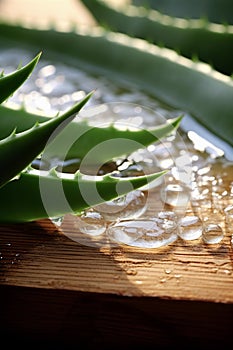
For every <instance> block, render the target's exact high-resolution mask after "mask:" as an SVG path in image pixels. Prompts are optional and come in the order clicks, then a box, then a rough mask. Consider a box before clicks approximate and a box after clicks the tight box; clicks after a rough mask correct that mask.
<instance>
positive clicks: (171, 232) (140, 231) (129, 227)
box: [107, 219, 177, 248]
mask: <svg viewBox="0 0 233 350" xmlns="http://www.w3.org/2000/svg"><path fill="white" fill-rule="evenodd" d="M163 225H164V222H163V220H161V219H157V220H155V219H150V220H149V219H148V220H143V219H141V220H134V221H123V222H119V223H116V224H114V225H112V226H109V228H108V231H107V232H108V235H109V237H110V238H111V239H112V240H114V241H117V242H118V243H123V244H127V245H130V246H133V247H139V248H159V247H162V246H166V245H168V244H170V243H173V242H174V241H175V240H176V239H177V234H176V226H175V227H173V229H172V228H171V227H170V228H169V229H167V230H166V229H165V228H164V227H163Z"/></svg>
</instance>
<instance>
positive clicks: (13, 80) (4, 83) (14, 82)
mask: <svg viewBox="0 0 233 350" xmlns="http://www.w3.org/2000/svg"><path fill="white" fill-rule="evenodd" d="M40 56H41V53H39V54H38V55H37V56H36V57H35V58H34V59H33V60H31V61H30V62H29V63H28V64H27V65H25V66H24V67H22V68H20V69H17V70H15V71H14V72H13V73H11V74H8V75H3V76H2V77H0V103H2V102H3V101H5V100H6V99H7V98H8V97H10V96H11V95H12V94H13V93H14V92H15V91H16V90H17V89H18V88H19V87H20V86H21V85H22V84H23V83H24V82H25V80H27V78H28V77H29V76H30V74H31V73H32V71H33V69H34V68H35V66H36V65H37V63H38V61H39V59H40Z"/></svg>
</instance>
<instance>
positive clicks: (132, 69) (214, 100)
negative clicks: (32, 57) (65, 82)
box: [0, 24, 233, 145]
mask: <svg viewBox="0 0 233 350" xmlns="http://www.w3.org/2000/svg"><path fill="white" fill-rule="evenodd" d="M0 38H2V45H4V42H5V43H6V44H5V45H8V46H9V45H15V46H16V47H17V45H18V46H20V47H21V48H22V47H23V46H24V47H26V48H31V49H42V48H44V56H45V57H47V58H48V57H51V59H53V60H55V59H56V58H57V57H58V55H59V57H60V59H62V61H63V62H64V63H66V64H69V65H73V66H78V67H79V68H80V65H81V64H82V63H83V67H84V68H85V67H88V70H89V71H90V72H91V71H94V72H95V73H98V72H99V73H101V74H104V75H105V76H106V77H109V79H111V81H118V83H119V82H122V81H123V82H124V81H127V82H131V83H132V84H133V85H134V86H135V85H136V86H137V88H138V89H140V90H141V91H145V92H147V93H149V94H150V95H151V96H154V97H155V98H156V99H159V100H161V101H163V102H164V103H166V104H168V105H169V106H171V107H174V108H178V109H180V110H183V111H185V112H188V113H190V114H191V115H192V116H193V117H194V118H196V119H197V120H198V121H199V122H200V123H201V124H202V125H204V126H205V127H206V128H207V129H208V130H209V131H210V132H212V133H214V134H215V135H217V136H218V137H219V138H221V139H223V140H224V141H225V142H227V143H229V144H230V145H233V115H232V110H233V82H232V79H231V78H230V77H228V76H226V75H223V74H221V73H219V72H217V71H215V70H214V69H211V67H210V66H208V65H207V64H204V63H195V62H193V61H191V60H189V59H185V58H184V57H182V56H180V55H178V54H177V53H175V52H174V51H173V50H169V49H165V48H159V47H158V46H156V45H152V44H149V43H148V42H146V41H145V40H141V39H134V38H130V37H129V36H127V35H123V34H119V33H112V32H106V31H105V30H103V29H94V30H88V31H86V32H85V31H82V32H81V31H80V32H79V31H78V30H76V31H75V32H60V31H58V30H37V29H32V28H31V29H29V28H24V27H22V26H21V27H20V26H13V25H9V24H8V25H7V24H0ZM16 39H17V41H15V40H16ZM61 47H63V51H62V53H61V50H60V48H61ZM126 57H127V59H125V58H126ZM87 65H88V66H87Z"/></svg>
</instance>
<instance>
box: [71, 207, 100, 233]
mask: <svg viewBox="0 0 233 350" xmlns="http://www.w3.org/2000/svg"><path fill="white" fill-rule="evenodd" d="M76 220H77V223H78V226H79V230H80V232H82V233H85V234H88V235H92V236H98V235H101V234H103V233H104V232H105V230H106V222H105V220H104V218H103V217H102V215H101V214H100V213H97V212H96V211H93V210H92V209H90V210H88V211H86V212H84V213H83V214H82V215H81V216H77V218H76Z"/></svg>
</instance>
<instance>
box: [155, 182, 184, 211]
mask: <svg viewBox="0 0 233 350" xmlns="http://www.w3.org/2000/svg"><path fill="white" fill-rule="evenodd" d="M160 195H161V199H162V201H163V202H164V203H166V204H168V205H171V206H173V207H182V208H186V206H187V205H188V203H189V199H190V189H189V188H188V187H186V186H181V185H179V184H177V183H170V184H168V185H167V186H165V187H163V188H162V189H161V191H160Z"/></svg>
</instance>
